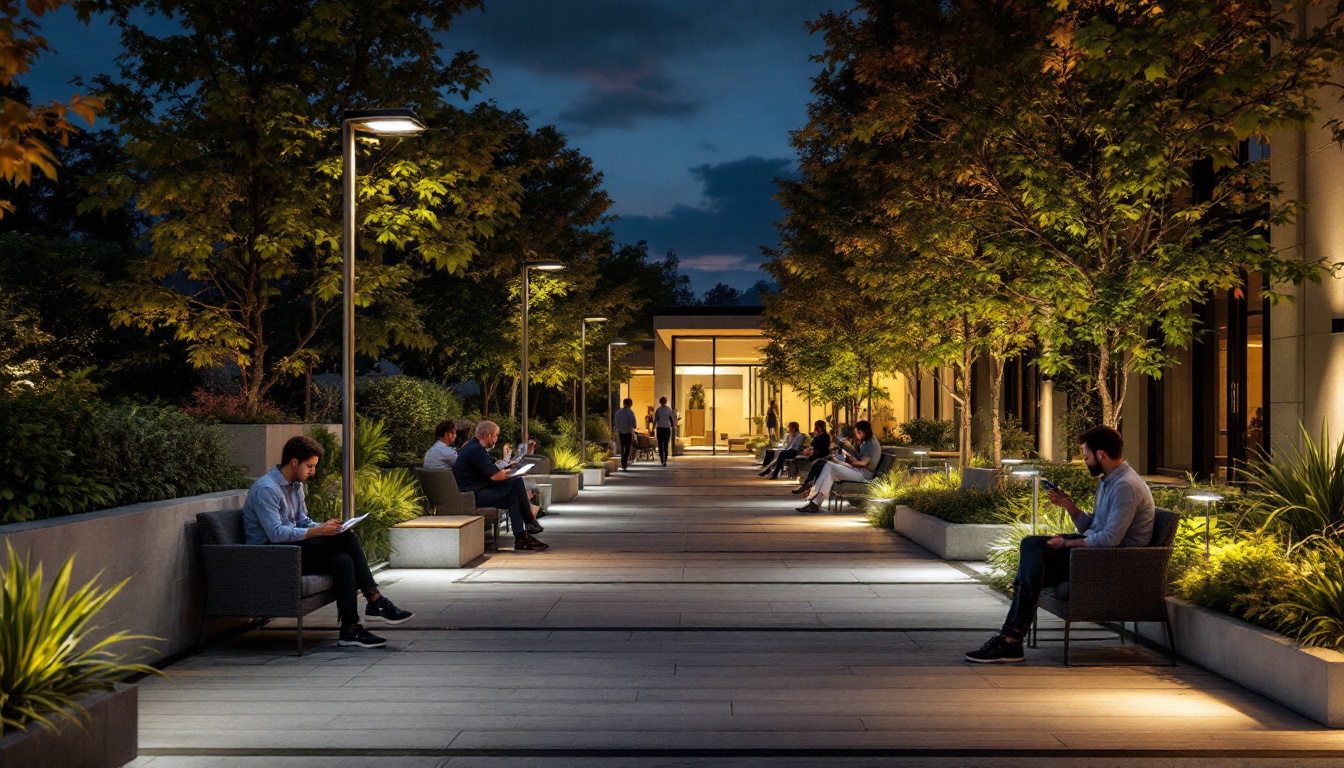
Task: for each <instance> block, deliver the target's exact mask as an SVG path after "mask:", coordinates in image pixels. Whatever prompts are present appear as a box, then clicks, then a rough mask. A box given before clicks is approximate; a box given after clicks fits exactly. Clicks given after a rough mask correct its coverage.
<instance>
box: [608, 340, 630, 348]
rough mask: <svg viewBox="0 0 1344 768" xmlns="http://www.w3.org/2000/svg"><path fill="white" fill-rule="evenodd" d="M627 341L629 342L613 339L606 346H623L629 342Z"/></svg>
mask: <svg viewBox="0 0 1344 768" xmlns="http://www.w3.org/2000/svg"><path fill="white" fill-rule="evenodd" d="M629 343H630V342H628V341H613V342H611V343H610V344H608V345H607V346H608V347H624V346H625V345H627V344H629Z"/></svg>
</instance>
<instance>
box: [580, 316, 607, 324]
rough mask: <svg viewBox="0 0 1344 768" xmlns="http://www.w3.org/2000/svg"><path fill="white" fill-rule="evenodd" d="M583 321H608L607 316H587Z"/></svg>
mask: <svg viewBox="0 0 1344 768" xmlns="http://www.w3.org/2000/svg"><path fill="white" fill-rule="evenodd" d="M583 322H585V323H605V322H607V318H605V317H585V318H583Z"/></svg>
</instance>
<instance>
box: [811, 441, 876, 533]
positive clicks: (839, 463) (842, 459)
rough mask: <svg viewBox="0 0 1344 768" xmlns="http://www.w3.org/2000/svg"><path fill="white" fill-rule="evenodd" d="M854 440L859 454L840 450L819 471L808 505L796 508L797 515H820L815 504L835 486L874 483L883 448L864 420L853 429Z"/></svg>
mask: <svg viewBox="0 0 1344 768" xmlns="http://www.w3.org/2000/svg"><path fill="white" fill-rule="evenodd" d="M854 438H855V440H856V441H859V449H858V451H857V452H855V451H850V450H849V449H847V448H844V447H841V453H840V456H839V457H836V458H833V459H831V460H829V461H827V462H826V463H825V464H824V465H823V466H822V467H821V471H820V472H818V474H817V480H816V483H815V484H813V486H812V493H811V494H810V495H809V496H808V497H807V504H804V505H803V506H801V507H799V508H798V511H799V512H804V513H806V512H819V511H821V506H820V505H819V503H818V502H821V501H824V500H825V499H826V497H827V496H829V495H830V493H831V486H833V485H835V484H836V483H838V482H843V481H846V480H872V479H873V472H874V471H875V470H876V469H877V464H878V462H880V461H881V460H882V444H881V443H879V442H878V441H877V438H876V437H874V436H873V428H872V426H871V425H870V424H869V423H868V422H867V421H866V420H864V421H860V422H858V423H857V424H855V425H854Z"/></svg>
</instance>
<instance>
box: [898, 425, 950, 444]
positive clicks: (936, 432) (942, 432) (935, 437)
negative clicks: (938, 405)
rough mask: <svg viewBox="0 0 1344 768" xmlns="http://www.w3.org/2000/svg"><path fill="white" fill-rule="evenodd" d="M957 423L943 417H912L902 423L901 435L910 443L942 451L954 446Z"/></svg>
mask: <svg viewBox="0 0 1344 768" xmlns="http://www.w3.org/2000/svg"><path fill="white" fill-rule="evenodd" d="M955 428H956V427H955V425H954V424H953V423H952V422H951V421H946V420H942V419H911V420H910V421H907V422H905V423H904V424H902V425H901V436H902V437H904V438H905V439H906V440H907V441H909V443H910V445H925V446H928V447H929V449H930V450H934V451H941V450H945V449H947V448H950V447H951V446H952V435H953V430H954V429H955Z"/></svg>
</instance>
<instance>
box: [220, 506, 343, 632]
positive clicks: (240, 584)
mask: <svg viewBox="0 0 1344 768" xmlns="http://www.w3.org/2000/svg"><path fill="white" fill-rule="evenodd" d="M196 527H197V529H198V530H199V531H200V534H201V559H202V560H203V561H204V564H205V588H206V595H205V612H204V613H203V614H202V615H201V625H200V627H199V629H198V631H197V649H198V650H199V648H200V643H201V641H202V639H203V638H204V632H205V620H206V618H209V617H223V616H230V617H238V616H241V617H247V618H255V619H275V618H292V619H294V620H295V621H297V622H298V629H299V631H298V639H297V642H298V652H299V655H300V656H302V655H303V617H304V615H305V614H308V613H312V612H313V611H315V610H317V609H318V608H321V607H322V606H324V605H326V604H327V603H331V602H334V601H335V600H336V592H335V585H334V583H333V582H332V579H331V577H330V576H325V575H308V576H305V575H303V565H302V557H301V555H300V553H299V548H298V547H295V546H286V545H284V544H267V545H258V544H245V543H244V541H245V539H244V537H243V511H242V510H241V509H229V510H223V511H220V512H201V513H200V514H198V515H196Z"/></svg>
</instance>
